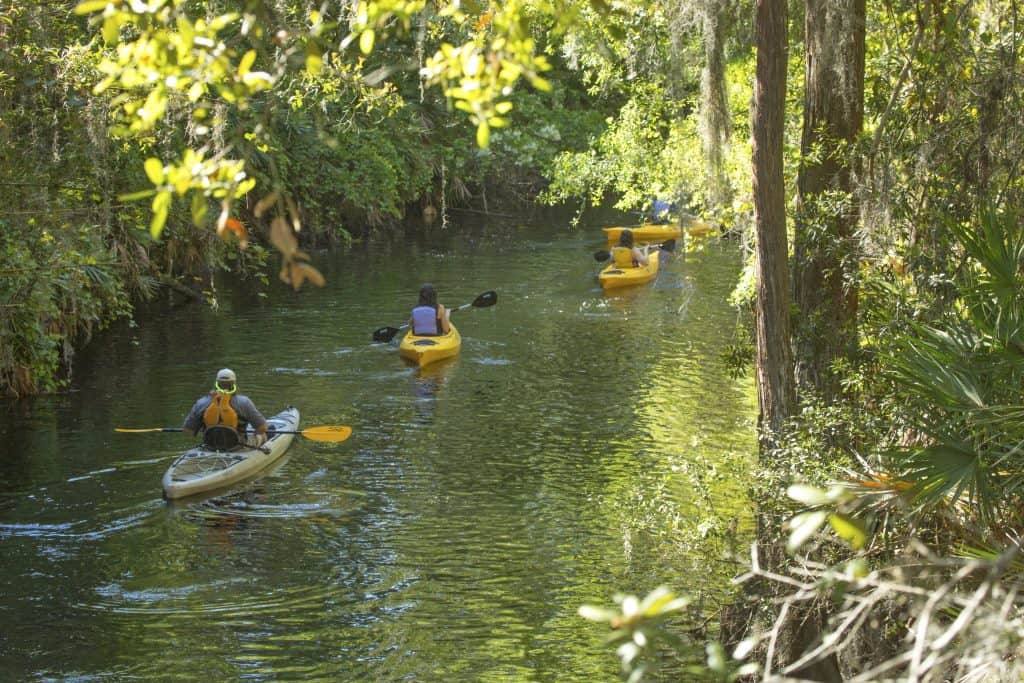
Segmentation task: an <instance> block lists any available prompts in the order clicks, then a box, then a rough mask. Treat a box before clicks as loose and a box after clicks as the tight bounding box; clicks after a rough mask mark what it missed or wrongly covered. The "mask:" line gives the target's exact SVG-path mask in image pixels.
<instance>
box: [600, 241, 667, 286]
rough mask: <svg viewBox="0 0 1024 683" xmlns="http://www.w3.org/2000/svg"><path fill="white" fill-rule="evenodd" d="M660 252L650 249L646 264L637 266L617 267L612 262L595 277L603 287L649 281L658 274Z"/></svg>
mask: <svg viewBox="0 0 1024 683" xmlns="http://www.w3.org/2000/svg"><path fill="white" fill-rule="evenodd" d="M660 254H661V251H660V250H658V249H654V250H652V251H651V252H650V253H649V254H648V255H647V265H646V266H640V267H638V268H618V267H616V265H615V264H614V263H613V264H611V265H610V266H608V267H607V268H605V269H604V270H602V271H601V274H600V275H598V276H597V279H598V280H600V281H601V286H602V287H604V288H605V289H616V288H618V287H629V286H631V285H642V284H644V283H645V282H650V281H651V280H653V279H654V276H656V275H657V274H658V257H659V255H660Z"/></svg>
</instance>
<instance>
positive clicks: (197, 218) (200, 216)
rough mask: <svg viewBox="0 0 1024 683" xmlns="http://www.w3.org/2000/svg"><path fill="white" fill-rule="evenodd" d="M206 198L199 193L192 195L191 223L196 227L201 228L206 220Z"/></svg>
mask: <svg viewBox="0 0 1024 683" xmlns="http://www.w3.org/2000/svg"><path fill="white" fill-rule="evenodd" d="M206 211H207V206H206V197H204V196H203V194H202V193H201V192H196V193H195V194H193V195H192V222H193V223H194V224H195V225H196V226H197V227H202V226H203V223H204V222H205V220H206Z"/></svg>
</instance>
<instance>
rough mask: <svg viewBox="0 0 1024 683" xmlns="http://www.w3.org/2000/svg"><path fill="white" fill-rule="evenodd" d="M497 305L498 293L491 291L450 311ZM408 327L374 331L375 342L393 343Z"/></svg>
mask: <svg viewBox="0 0 1024 683" xmlns="http://www.w3.org/2000/svg"><path fill="white" fill-rule="evenodd" d="M496 303H498V293H497V292H495V291H494V290H490V291H487V292H484V293H483V294H481V295H480V296H478V297H477V298H475V299H473V301H472V302H470V303H468V304H462V305H461V306H459V307H458V308H453V309H451V310H450V311H449V313H454V312H455V311H461V310H462V309H464V308H469V307H471V306H472V307H473V308H487V307H488V306H493V305H494V304H496ZM408 327H409V323H406V324H404V325H402V326H401V327H381V328H380V329H377V330H374V331H373V341H375V342H389V341H391V340H392V339H394V338H395V335H396V334H398V333H399V332H401V331H402V330H404V329H406V328H408Z"/></svg>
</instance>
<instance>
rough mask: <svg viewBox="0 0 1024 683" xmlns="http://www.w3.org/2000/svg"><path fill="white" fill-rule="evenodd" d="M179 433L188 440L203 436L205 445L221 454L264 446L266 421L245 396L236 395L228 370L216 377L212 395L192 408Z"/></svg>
mask: <svg viewBox="0 0 1024 683" xmlns="http://www.w3.org/2000/svg"><path fill="white" fill-rule="evenodd" d="M249 425H252V432H251V433H250V432H249V431H248V427H249ZM182 431H184V432H185V434H188V435H189V436H193V435H195V434H202V435H203V443H204V444H206V445H207V446H208V447H210V448H215V449H217V450H223V451H226V450H229V449H231V448H234V447H235V446H238V445H244V446H254V447H259V446H262V445H263V444H265V443H266V442H267V420H266V418H265V417H263V415H262V413H260V411H259V410H257V409H256V405H255V404H254V403H253V402H252V401H251V400H250V399H249V397H248V396H243V395H242V394H239V393H238V384H237V383H236V381H235V373H234V372H232V371H231V370H229V369H227V368H224V369H223V370H221V371H219V372H218V373H217V378H216V380H215V381H214V383H213V391H211V392H210V393H209V394H207V395H206V396H203V397H202V398H200V399H199V400H198V401H196V402H195V405H193V406H192V410H190V411H189V413H188V417H186V418H185V424H184V425H182Z"/></svg>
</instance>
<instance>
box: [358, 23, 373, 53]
mask: <svg viewBox="0 0 1024 683" xmlns="http://www.w3.org/2000/svg"><path fill="white" fill-rule="evenodd" d="M375 38H376V35H374V32H373V29H372V28H368V29H366V30H365V31H363V34H362V35H361V36H359V50H360V51H361V52H362V53H363V54H364V55H368V54H370V53H371V52H373V41H374V39H375Z"/></svg>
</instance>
